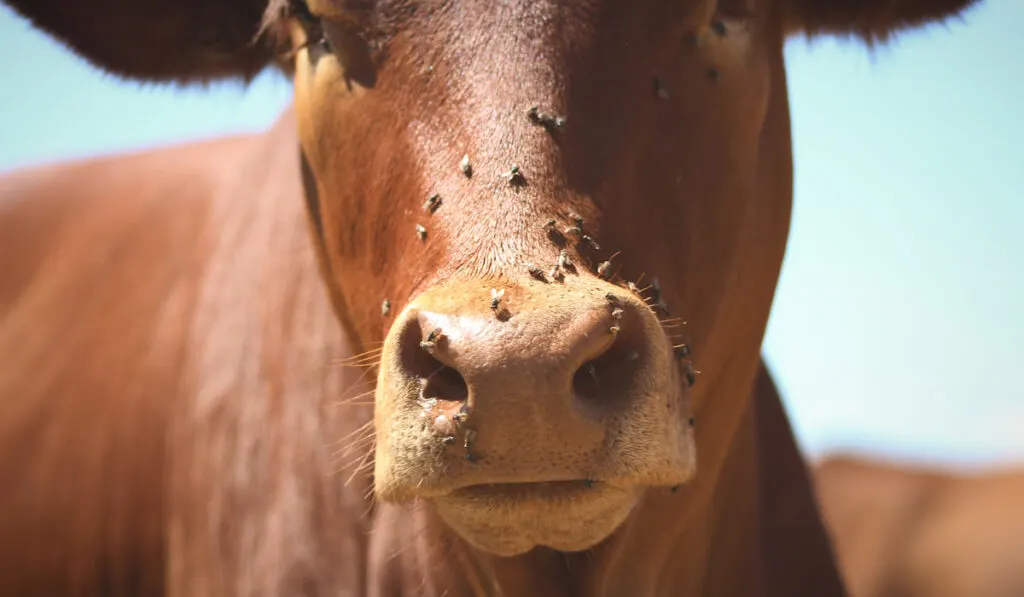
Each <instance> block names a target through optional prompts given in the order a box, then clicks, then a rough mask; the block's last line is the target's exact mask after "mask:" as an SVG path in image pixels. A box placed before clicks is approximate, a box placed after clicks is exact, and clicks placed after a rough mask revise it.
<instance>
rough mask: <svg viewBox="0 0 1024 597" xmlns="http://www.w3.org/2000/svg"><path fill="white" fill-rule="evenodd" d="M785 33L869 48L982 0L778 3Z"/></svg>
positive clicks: (788, 0) (800, 0)
mask: <svg viewBox="0 0 1024 597" xmlns="http://www.w3.org/2000/svg"><path fill="white" fill-rule="evenodd" d="M777 1H778V2H780V3H781V4H783V15H784V22H785V31H786V33H787V34H792V33H800V32H804V33H806V34H807V35H819V34H835V35H853V36H856V37H859V38H860V39H862V40H863V41H865V42H866V43H868V44H869V45H873V44H875V43H877V42H884V41H887V40H888V39H889V37H890V36H892V35H893V34H894V33H897V32H899V31H901V30H906V29H912V28H914V27H920V26H922V25H925V24H928V23H931V22H937V21H942V20H944V19H948V18H950V17H954V16H957V15H959V14H961V13H962V12H964V11H965V10H967V8H969V7H970V6H973V5H975V4H978V3H979V2H980V1H981V0H777Z"/></svg>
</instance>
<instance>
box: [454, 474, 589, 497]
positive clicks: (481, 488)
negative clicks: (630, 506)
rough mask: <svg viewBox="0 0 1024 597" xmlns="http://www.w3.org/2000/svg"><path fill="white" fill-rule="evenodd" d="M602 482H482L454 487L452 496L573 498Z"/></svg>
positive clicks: (581, 480) (583, 495)
mask: <svg viewBox="0 0 1024 597" xmlns="http://www.w3.org/2000/svg"><path fill="white" fill-rule="evenodd" d="M601 488H602V484H601V483H600V482H598V481H593V480H590V479H577V480H570V481H533V482H520V483H482V484H479V485H468V486H466V487H462V488H459V489H456V490H455V491H453V492H452V493H451V496H452V497H455V498H458V499H465V500H488V501H490V500H508V501H533V500H574V499H580V498H584V497H586V495H587V494H593V493H595V492H598V491H600V490H601Z"/></svg>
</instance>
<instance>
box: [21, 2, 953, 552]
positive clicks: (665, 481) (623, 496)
mask: <svg viewBox="0 0 1024 597" xmlns="http://www.w3.org/2000/svg"><path fill="white" fill-rule="evenodd" d="M968 3H969V0H917V1H914V2H902V3H893V2H891V1H888V0H858V1H854V0H717V1H716V0H634V1H631V2H624V1H618V0H560V1H556V0H507V1H504V2H497V1H494V2H489V1H486V0H463V1H443V0H308V4H307V3H306V2H303V1H302V0H274V2H272V3H271V5H270V7H269V8H268V7H267V4H266V0H252V1H251V2H248V3H247V2H239V1H238V0H230V1H228V0H204V2H194V1H185V0H181V1H180V2H167V1H166V0H161V1H159V2H156V1H154V0H132V1H131V2H128V0H97V2H94V3H82V2H70V1H69V2H66V3H63V4H61V6H60V7H59V10H58V9H57V8H54V7H53V6H50V5H49V4H47V6H48V7H49V8H47V9H46V10H42V9H39V3H36V2H30V1H28V0H17V1H13V2H12V4H13V5H14V6H16V7H17V8H18V9H19V10H21V11H22V12H25V13H28V14H30V15H32V16H34V18H35V19H36V20H37V22H38V23H39V24H40V25H42V26H43V27H45V28H47V29H49V30H50V31H53V32H55V33H56V34H58V35H59V36H61V37H62V38H63V39H65V40H66V41H67V42H68V43H70V44H71V45H72V47H74V48H75V49H77V50H78V51H79V52H80V53H82V54H84V55H86V56H88V57H89V58H91V59H92V60H94V61H96V62H98V63H100V64H102V65H103V66H105V67H106V68H108V69H109V70H111V71H114V72H118V73H122V74H126V75H129V76H135V77H138V78H148V79H168V78H177V79H179V80H190V79H197V78H209V77H216V76H223V75H225V74H247V75H251V74H252V73H253V72H255V70H257V69H258V68H259V67H260V66H262V65H263V64H265V63H266V61H267V60H269V59H270V56H271V51H270V48H271V46H273V45H274V44H264V43H256V44H253V43H249V40H250V38H251V34H253V33H255V32H256V31H257V30H258V29H260V25H261V23H260V22H259V15H260V14H263V13H264V9H266V14H265V17H264V20H263V22H262V25H263V29H262V30H263V31H264V32H265V33H268V32H269V35H265V36H264V37H263V39H271V38H273V39H276V40H277V41H278V42H283V45H284V46H286V48H287V49H286V50H285V52H284V53H283V54H282V55H281V57H282V58H283V60H284V62H285V63H286V69H287V70H288V71H289V72H293V73H294V79H295V97H296V112H297V115H298V123H299V127H298V128H299V139H300V151H301V163H302V171H303V182H304V186H305V193H306V200H307V203H308V205H309V208H310V214H311V218H312V222H313V226H312V229H313V230H314V235H315V237H316V238H315V241H316V244H317V246H318V247H319V249H320V257H321V265H322V271H323V273H324V277H325V283H326V284H327V285H328V287H329V288H330V290H331V293H332V296H333V298H334V300H335V303H336V307H337V312H338V315H339V318H340V320H341V323H342V324H343V326H344V327H345V330H346V331H347V333H348V334H349V335H350V336H351V337H352V339H353V340H355V341H356V343H357V344H358V345H361V346H362V347H363V348H366V349H372V348H374V346H375V343H380V342H383V348H382V349H381V352H380V363H379V375H378V384H377V390H376V392H377V393H376V421H375V423H376V432H377V433H376V435H377V447H376V461H375V472H374V475H375V484H376V490H377V493H378V496H379V497H380V498H382V499H384V500H392V501H402V500H407V499H410V498H415V497H420V498H425V499H427V500H429V501H431V502H432V503H433V505H434V506H435V507H436V509H437V511H438V512H439V513H440V514H441V516H442V517H443V518H444V519H445V520H446V521H447V522H448V523H449V524H450V525H451V526H452V527H453V528H454V529H455V530H457V531H458V532H459V533H460V534H461V535H462V536H463V537H464V538H466V539H467V540H469V541H470V542H472V543H474V544H475V545H477V546H479V547H481V548H484V549H486V550H489V551H491V552H494V553H498V554H515V553H520V552H523V551H526V550H528V549H530V548H532V547H534V546H537V545H546V546H550V547H554V548H557V549H563V550H578V549H583V548H587V547H590V546H592V545H594V544H595V543H597V542H599V541H601V540H602V539H603V538H605V537H607V536H608V535H609V534H610V533H612V532H613V531H614V530H615V529H616V528H617V527H618V526H620V525H621V523H622V522H623V520H625V518H626V517H627V515H628V514H629V513H630V512H631V511H632V510H633V509H634V508H635V506H636V504H637V503H638V501H639V500H640V499H641V498H642V497H643V496H644V495H645V494H646V493H648V492H649V491H650V490H651V489H652V488H659V487H666V488H667V487H673V486H676V485H679V484H682V483H686V482H687V481H689V480H690V479H691V478H692V477H693V475H694V474H695V471H696V470H697V462H698V461H697V457H698V453H697V451H696V450H695V445H699V446H700V447H701V452H700V454H701V455H702V456H701V460H700V462H701V470H704V471H705V473H704V474H706V475H711V476H712V477H713V476H714V475H715V472H716V471H715V467H716V466H719V465H720V462H721V459H722V458H723V457H724V456H723V454H724V450H722V449H721V446H722V445H723V444H724V443H725V442H727V441H728V439H729V437H730V434H731V433H732V432H733V431H734V428H735V422H736V420H737V419H738V416H737V415H736V413H740V412H742V410H743V405H744V402H745V399H746V390H747V388H748V386H749V384H750V381H751V379H752V377H753V374H754V370H755V364H756V362H757V356H758V351H759V348H760V341H761V337H762V334H763V331H764V325H765V322H766V319H767V316H768V310H769V307H770V303H771V296H772V293H773V291H774V285H775V283H776V278H777V274H778V269H779V265H780V262H781V258H782V253H783V247H784V244H785V240H786V232H787V226H788V211H789V204H790V198H791V180H790V172H791V166H790V142H789V124H788V115H787V102H786V91H785V75H784V70H783V65H782V45H783V39H784V37H785V35H786V33H788V32H793V31H800V30H803V31H810V32H839V33H851V32H852V33H856V34H858V35H860V36H861V37H862V38H865V39H878V38H884V37H885V36H886V35H887V34H888V33H890V32H891V31H893V30H895V29H897V28H899V27H903V26H907V25H914V24H918V23H921V22H924V21H926V20H928V19H931V18H937V17H940V16H944V15H945V14H950V13H953V12H955V11H957V10H960V9H962V8H963V7H964V5H966V4H968ZM51 4H52V2H51ZM33 11H38V14H33ZM119 11H120V12H119ZM121 13H123V14H124V16H125V18H123V19H114V18H108V16H109V15H112V14H121ZM129 17H130V18H129ZM276 47H277V48H280V45H278V46H276ZM464 156H467V157H466V158H465V159H464ZM655 280H657V282H658V284H656V285H655ZM631 284H635V287H634V286H632V285H631ZM684 322H685V323H684ZM681 345H685V348H682V347H681ZM694 366H696V368H697V369H699V370H700V372H701V375H700V376H699V377H698V378H697V385H696V386H694V387H693V388H690V386H691V385H692V381H693V379H694ZM694 415H697V422H698V427H697V433H698V440H699V441H696V442H695V436H694V429H693V427H692V424H693V419H692V417H693V416H694Z"/></svg>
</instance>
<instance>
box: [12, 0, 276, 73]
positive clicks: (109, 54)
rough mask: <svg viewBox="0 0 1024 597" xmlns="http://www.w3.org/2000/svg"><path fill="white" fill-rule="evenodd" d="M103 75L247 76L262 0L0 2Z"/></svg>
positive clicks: (254, 68)
mask: <svg viewBox="0 0 1024 597" xmlns="http://www.w3.org/2000/svg"><path fill="white" fill-rule="evenodd" d="M2 1H3V2H5V3H6V4H9V5H10V6H11V7H13V8H14V10H15V11H17V12H19V13H20V14H22V15H23V16H25V17H26V18H28V19H29V20H30V21H32V23H33V24H34V25H35V26H37V27H38V28H40V29H42V30H43V31H45V32H47V33H49V34H51V35H53V36H54V37H56V38H57V39H58V40H60V41H61V42H63V43H64V44H66V45H67V46H68V47H70V48H71V49H72V50H73V51H74V52H76V53H77V54H79V55H81V56H82V57H84V58H85V59H87V60H88V61H89V62H91V63H93V64H94V65H96V66H98V67H100V68H102V69H103V70H106V71H108V72H110V73H114V74H117V75H121V76H124V77H128V78H132V79H137V80H143V81H178V82H192V81H208V80H211V79H217V78H224V77H242V78H244V79H246V80H250V79H252V78H253V77H254V76H256V74H257V73H259V71H260V70H262V69H263V68H264V67H265V66H266V65H267V64H268V63H269V62H270V61H271V59H272V58H273V56H274V52H273V51H272V47H271V45H270V43H269V42H266V41H263V40H257V36H258V34H259V33H260V25H261V21H262V19H263V13H264V10H266V8H267V0H2Z"/></svg>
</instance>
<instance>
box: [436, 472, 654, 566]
mask: <svg viewBox="0 0 1024 597" xmlns="http://www.w3.org/2000/svg"><path fill="white" fill-rule="evenodd" d="M640 495H641V492H640V490H639V489H626V488H620V487H612V486H609V485H604V484H596V485H589V484H587V483H586V482H585V481H582V480H581V481H560V482H553V483H515V484H494V485H475V486H471V487H466V488H463V489H459V490H456V491H454V492H452V493H449V494H447V495H444V496H438V497H435V498H433V499H432V500H431V501H432V502H433V503H434V506H435V508H436V509H437V512H438V514H439V515H440V516H441V518H442V520H444V522H445V523H447V524H448V525H449V526H450V527H451V528H452V529H453V530H454V531H455V532H456V533H458V534H459V536H461V537H462V538H463V539H464V540H465V541H467V542H468V543H469V544H471V545H472V546H474V547H476V548H477V549H480V550H483V551H486V552H489V553H491V554H494V555H497V556H505V557H508V556H515V555H519V554H522V553H525V552H527V551H530V550H531V549H533V548H535V547H550V548H552V549H556V550H559V551H567V552H573V551H583V550H585V549H589V548H591V547H593V546H595V545H597V544H598V543H600V542H601V541H603V540H604V539H606V538H607V537H608V536H609V535H611V534H612V533H613V532H615V530H616V529H617V528H619V526H621V525H622V524H623V522H624V521H625V520H626V517H627V516H629V513H630V511H631V510H632V509H633V507H634V506H635V505H636V503H637V501H638V500H639V496H640Z"/></svg>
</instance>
